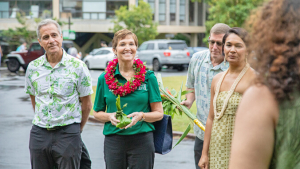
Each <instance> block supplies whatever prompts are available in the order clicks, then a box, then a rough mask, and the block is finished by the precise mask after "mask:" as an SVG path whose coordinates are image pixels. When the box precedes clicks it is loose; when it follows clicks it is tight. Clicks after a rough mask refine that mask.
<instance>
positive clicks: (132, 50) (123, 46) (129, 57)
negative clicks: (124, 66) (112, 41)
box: [113, 35, 137, 62]
mask: <svg viewBox="0 0 300 169" xmlns="http://www.w3.org/2000/svg"><path fill="white" fill-rule="evenodd" d="M136 49H137V44H135V41H134V39H133V38H132V36H131V35H127V36H126V37H125V38H124V39H120V40H119V41H118V43H117V47H116V49H113V52H114V54H115V55H117V58H118V60H119V61H122V62H128V61H133V59H134V57H135V54H136Z"/></svg>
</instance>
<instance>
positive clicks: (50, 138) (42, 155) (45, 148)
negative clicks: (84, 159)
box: [29, 123, 83, 169]
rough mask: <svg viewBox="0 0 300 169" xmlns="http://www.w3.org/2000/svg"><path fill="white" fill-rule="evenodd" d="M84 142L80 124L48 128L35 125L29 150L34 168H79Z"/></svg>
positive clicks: (31, 133)
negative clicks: (53, 128) (54, 128)
mask: <svg viewBox="0 0 300 169" xmlns="http://www.w3.org/2000/svg"><path fill="white" fill-rule="evenodd" d="M82 147H83V143H82V140H81V134H80V124H78V123H74V124H71V125H67V126H63V127H60V128H58V129H56V130H47V129H45V128H41V127H38V126H35V125H33V126H32V129H31V132H30V141H29V150H30V159H31V168H32V169H53V168H58V169H79V168H80V160H81V156H82Z"/></svg>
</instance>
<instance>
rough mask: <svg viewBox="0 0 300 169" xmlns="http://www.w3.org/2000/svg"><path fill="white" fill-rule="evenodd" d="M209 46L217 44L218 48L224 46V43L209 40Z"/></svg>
mask: <svg viewBox="0 0 300 169" xmlns="http://www.w3.org/2000/svg"><path fill="white" fill-rule="evenodd" d="M207 41H208V43H209V44H211V45H214V44H215V43H216V44H217V45H218V46H222V45H223V43H222V42H219V41H214V40H209V39H208V40H207Z"/></svg>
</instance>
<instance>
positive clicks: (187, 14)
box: [185, 0, 190, 26]
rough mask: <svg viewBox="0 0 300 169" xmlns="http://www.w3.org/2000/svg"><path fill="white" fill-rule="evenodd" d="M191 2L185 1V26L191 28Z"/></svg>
mask: <svg viewBox="0 0 300 169" xmlns="http://www.w3.org/2000/svg"><path fill="white" fill-rule="evenodd" d="M189 9H190V1H189V0H185V25H187V26H189V24H190V20H189V19H190V12H189V11H190V10H189Z"/></svg>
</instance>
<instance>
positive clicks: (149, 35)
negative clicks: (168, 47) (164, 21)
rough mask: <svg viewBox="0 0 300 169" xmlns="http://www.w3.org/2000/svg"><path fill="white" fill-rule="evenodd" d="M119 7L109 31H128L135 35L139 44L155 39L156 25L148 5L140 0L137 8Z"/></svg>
mask: <svg viewBox="0 0 300 169" xmlns="http://www.w3.org/2000/svg"><path fill="white" fill-rule="evenodd" d="M130 8H131V10H128V9H127V6H121V7H120V9H119V10H115V12H116V16H117V18H116V19H114V20H113V23H114V27H113V29H111V30H112V31H113V32H114V33H115V32H117V31H119V30H121V29H124V28H126V29H128V30H130V31H132V32H133V33H135V34H136V36H137V38H138V41H139V44H142V43H143V42H144V41H147V40H151V39H155V37H156V36H157V35H158V33H157V23H155V22H153V20H152V9H151V7H150V5H149V4H148V3H146V2H144V1H142V0H140V1H139V5H138V6H134V5H133V6H131V7H130Z"/></svg>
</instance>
